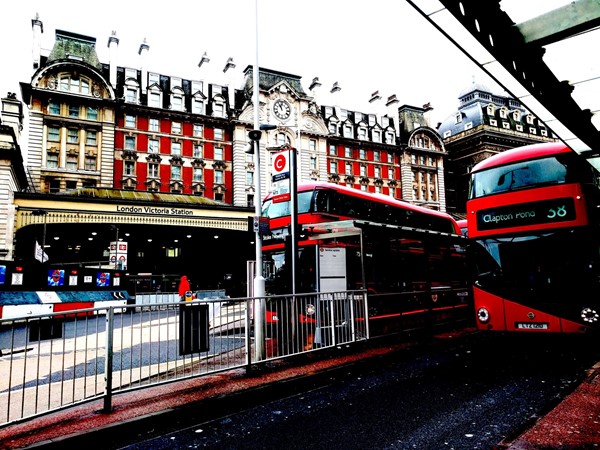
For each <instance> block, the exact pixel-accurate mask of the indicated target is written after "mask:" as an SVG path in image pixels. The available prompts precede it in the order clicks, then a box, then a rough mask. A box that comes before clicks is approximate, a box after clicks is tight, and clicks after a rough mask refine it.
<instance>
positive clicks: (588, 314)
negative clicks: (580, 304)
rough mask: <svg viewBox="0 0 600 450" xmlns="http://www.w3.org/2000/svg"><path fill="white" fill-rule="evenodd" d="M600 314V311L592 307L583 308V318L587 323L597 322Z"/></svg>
mask: <svg viewBox="0 0 600 450" xmlns="http://www.w3.org/2000/svg"><path fill="white" fill-rule="evenodd" d="M599 318H600V316H599V315H598V311H596V310H595V309H592V308H588V307H586V308H583V309H582V310H581V319H582V320H583V321H584V322H587V323H596V322H598V319H599Z"/></svg>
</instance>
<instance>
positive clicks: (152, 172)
mask: <svg viewBox="0 0 600 450" xmlns="http://www.w3.org/2000/svg"><path fill="white" fill-rule="evenodd" d="M148 177H149V178H158V164H157V163H148Z"/></svg>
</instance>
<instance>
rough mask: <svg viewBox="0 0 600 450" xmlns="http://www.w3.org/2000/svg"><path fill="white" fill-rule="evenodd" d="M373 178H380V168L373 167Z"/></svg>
mask: <svg viewBox="0 0 600 450" xmlns="http://www.w3.org/2000/svg"><path fill="white" fill-rule="evenodd" d="M375 178H381V167H375Z"/></svg>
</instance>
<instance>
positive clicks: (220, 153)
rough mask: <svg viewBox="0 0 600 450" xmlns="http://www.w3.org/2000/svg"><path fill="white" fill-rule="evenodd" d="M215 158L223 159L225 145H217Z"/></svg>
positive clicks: (217, 159)
mask: <svg viewBox="0 0 600 450" xmlns="http://www.w3.org/2000/svg"><path fill="white" fill-rule="evenodd" d="M214 159H215V160H216V161H223V147H215V156H214Z"/></svg>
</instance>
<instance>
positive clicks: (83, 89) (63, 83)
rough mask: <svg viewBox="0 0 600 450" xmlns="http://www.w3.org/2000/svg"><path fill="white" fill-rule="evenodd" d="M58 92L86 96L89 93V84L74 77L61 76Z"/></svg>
mask: <svg viewBox="0 0 600 450" xmlns="http://www.w3.org/2000/svg"><path fill="white" fill-rule="evenodd" d="M60 90H61V91H65V92H73V93H75V94H85V95H87V94H89V93H90V82H89V81H88V80H87V79H85V78H84V79H82V78H79V77H77V76H74V75H63V76H62V77H61V78H60Z"/></svg>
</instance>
